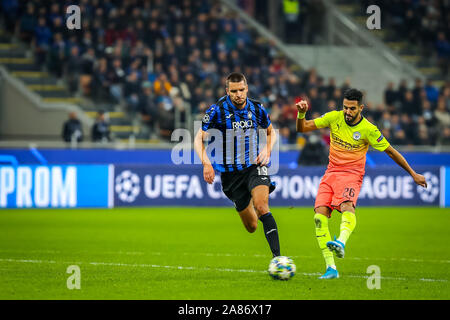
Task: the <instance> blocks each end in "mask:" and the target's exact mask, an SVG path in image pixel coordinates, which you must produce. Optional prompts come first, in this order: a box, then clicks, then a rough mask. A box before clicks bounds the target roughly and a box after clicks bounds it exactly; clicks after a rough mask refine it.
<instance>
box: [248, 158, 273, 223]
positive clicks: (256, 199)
mask: <svg viewBox="0 0 450 320" xmlns="http://www.w3.org/2000/svg"><path fill="white" fill-rule="evenodd" d="M246 184H247V189H248V190H249V191H250V193H251V195H252V199H253V205H254V206H255V209H256V214H257V215H258V216H262V215H264V214H266V213H268V212H269V211H270V209H269V186H270V176H269V175H268V169H267V167H266V166H262V167H259V166H258V167H256V166H255V167H253V168H251V170H250V171H249V173H248V176H247V181H246Z"/></svg>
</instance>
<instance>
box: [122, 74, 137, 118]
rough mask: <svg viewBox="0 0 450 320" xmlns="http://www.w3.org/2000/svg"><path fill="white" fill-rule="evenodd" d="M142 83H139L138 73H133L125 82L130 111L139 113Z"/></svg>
mask: <svg viewBox="0 0 450 320" xmlns="http://www.w3.org/2000/svg"><path fill="white" fill-rule="evenodd" d="M139 93H140V83H139V81H138V75H137V72H132V73H131V74H130V75H129V76H128V77H127V79H126V81H125V86H124V98H125V101H126V102H127V106H128V110H129V111H131V112H133V113H134V112H136V111H138V105H139Z"/></svg>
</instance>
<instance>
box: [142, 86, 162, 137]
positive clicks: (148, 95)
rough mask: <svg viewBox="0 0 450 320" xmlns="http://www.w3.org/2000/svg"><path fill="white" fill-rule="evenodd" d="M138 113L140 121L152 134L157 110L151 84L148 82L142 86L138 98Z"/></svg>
mask: <svg viewBox="0 0 450 320" xmlns="http://www.w3.org/2000/svg"><path fill="white" fill-rule="evenodd" d="M139 112H140V114H141V118H142V121H143V122H144V123H145V124H146V125H147V126H148V127H149V128H150V131H151V132H153V131H154V129H155V124H156V121H157V119H158V110H157V109H156V104H155V97H154V94H153V89H152V84H151V83H150V82H149V81H145V82H144V83H143V84H142V92H141V94H140V96H139Z"/></svg>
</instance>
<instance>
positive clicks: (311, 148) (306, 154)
mask: <svg viewBox="0 0 450 320" xmlns="http://www.w3.org/2000/svg"><path fill="white" fill-rule="evenodd" d="M297 163H298V164H299V165H303V166H320V165H325V164H327V163H328V150H327V148H326V146H325V144H324V142H323V140H322V139H321V137H320V135H319V134H317V133H309V134H308V135H307V136H306V144H305V146H304V147H303V149H302V151H301V152H300V156H299V157H298V160H297Z"/></svg>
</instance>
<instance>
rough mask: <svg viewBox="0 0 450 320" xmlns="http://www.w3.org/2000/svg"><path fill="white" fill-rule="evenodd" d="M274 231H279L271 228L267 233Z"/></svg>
mask: <svg viewBox="0 0 450 320" xmlns="http://www.w3.org/2000/svg"><path fill="white" fill-rule="evenodd" d="M272 231H277V229H272V230H270V231H267V232H266V234H269V233H271V232H272Z"/></svg>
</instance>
